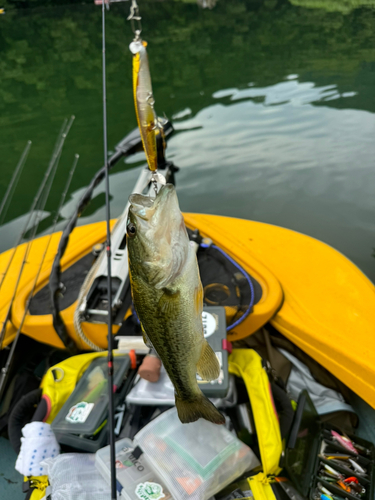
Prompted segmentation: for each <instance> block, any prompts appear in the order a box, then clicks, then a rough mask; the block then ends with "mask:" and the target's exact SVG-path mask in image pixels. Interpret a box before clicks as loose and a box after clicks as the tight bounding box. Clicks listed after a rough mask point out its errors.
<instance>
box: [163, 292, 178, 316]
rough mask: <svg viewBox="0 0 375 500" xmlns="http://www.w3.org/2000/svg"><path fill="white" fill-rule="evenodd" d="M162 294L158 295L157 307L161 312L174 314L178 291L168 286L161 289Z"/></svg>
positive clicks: (176, 306)
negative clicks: (171, 289) (169, 288)
mask: <svg viewBox="0 0 375 500" xmlns="http://www.w3.org/2000/svg"><path fill="white" fill-rule="evenodd" d="M163 292H164V293H163V295H162V296H161V297H160V300H159V304H158V309H159V310H160V312H161V313H162V314H165V315H168V316H169V315H174V314H177V312H178V307H179V299H180V291H179V290H177V291H170V290H168V288H164V289H163Z"/></svg>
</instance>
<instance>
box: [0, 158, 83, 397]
mask: <svg viewBox="0 0 375 500" xmlns="http://www.w3.org/2000/svg"><path fill="white" fill-rule="evenodd" d="M60 155H61V151H60V154H59V157H58V159H59V158H60ZM78 159H79V155H78V154H76V155H75V157H74V161H73V165H72V168H71V169H70V172H69V175H68V179H67V181H66V185H65V189H64V191H63V193H62V195H61V198H60V203H59V206H58V208H57V211H56V215H55V218H54V220H53V225H52V230H51V233H50V235H49V238H48V240H47V245H46V247H45V249H44V252H43V255H42V259H41V261H40V264H39V268H38V270H37V273H36V275H35V278H34V283H33V286H32V287H31V290H30V293H29V295H28V297H27V300H26V305H25V311H24V314H23V316H22V319H21V323H20V325H19V327H18V329H17V332H16V335H15V338H14V340H13V342H12V346H11V349H10V352H9V354H8V358H7V362H6V364H5V366H4V367H3V368H2V370H1V377H0V400H1V397H2V394H3V390H4V386H5V382H6V379H7V376H8V371H9V368H10V366H11V363H12V360H13V356H14V352H15V350H16V346H17V342H18V339H19V337H20V334H21V330H22V328H23V325H24V322H25V318H26V315H27V313H28V311H29V307H30V303H31V300H32V298H33V295H34V292H35V288H36V285H37V282H38V279H39V275H40V272H41V270H42V267H43V264H44V261H45V258H46V255H47V252H48V248H49V246H50V243H51V240H52V237H53V235H54V233H55V230H56V225H57V222H58V220H59V217H60V213H61V209H62V207H63V205H64V202H65V198H66V195H67V193H68V191H69V187H70V183H71V181H72V178H73V175H74V172H75V169H76V167H77V163H78ZM57 165H58V161H56V168H55V170H54V172H53V176H54V174H55V173H56V169H57ZM52 180H53V178H52ZM51 186H52V181H51V182H50V185H49V186H48V187H49V189H50V188H51ZM47 198H48V197H46V196H45V199H44V200H43V202H44V203H45V201H46V200H47ZM39 222H40V220H39V221H38V224H39Z"/></svg>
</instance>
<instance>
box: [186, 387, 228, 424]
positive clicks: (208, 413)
mask: <svg viewBox="0 0 375 500" xmlns="http://www.w3.org/2000/svg"><path fill="white" fill-rule="evenodd" d="M176 408H177V413H178V417H179V419H180V420H181V422H182V423H183V424H188V423H189V422H195V421H196V420H198V418H205V419H206V420H208V421H209V422H213V423H214V424H224V423H225V418H224V416H223V415H222V414H221V413H220V412H219V410H218V409H217V408H216V406H215V405H214V404H212V403H211V401H210V400H209V399H207V398H206V396H204V395H203V394H202V393H201V394H197V396H195V397H194V398H192V399H182V398H179V397H178V395H177V394H176Z"/></svg>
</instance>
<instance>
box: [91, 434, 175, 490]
mask: <svg viewBox="0 0 375 500" xmlns="http://www.w3.org/2000/svg"><path fill="white" fill-rule="evenodd" d="M138 450H139V449H134V446H133V443H132V441H131V440H130V439H128V438H125V439H121V440H120V441H117V442H116V444H115V454H116V483H117V491H118V493H120V494H121V498H124V499H126V500H139V499H140V498H141V499H142V498H145V499H155V498H156V499H158V498H160V499H161V498H162V499H163V500H171V499H172V496H171V494H170V493H169V491H168V489H167V488H166V486H165V484H164V482H163V481H162V480H161V479H160V477H159V476H158V475H157V474H155V472H154V471H153V470H152V469H151V467H150V466H149V464H148V462H147V459H146V456H145V455H144V454H139V453H138ZM110 462H111V459H110V449H109V446H106V447H105V448H102V449H101V450H98V451H97V452H96V454H95V466H96V468H97V470H98V471H99V472H100V474H101V475H102V476H103V478H104V479H105V481H106V482H107V483H108V484H110V482H111V463H110Z"/></svg>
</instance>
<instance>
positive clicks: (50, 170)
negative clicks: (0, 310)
mask: <svg viewBox="0 0 375 500" xmlns="http://www.w3.org/2000/svg"><path fill="white" fill-rule="evenodd" d="M73 121H74V116H72V117H71V118H70V120H69V122H68V124H67V125H66V123H67V122H66V120H64V126H65V127H64V130H63V131H62V133H60V137H59V139H60V140H58V141H57V143H56V145H55V149H54V152H53V154H52V157H51V160H50V163H49V165H48V167H47V170H46V172H45V174H44V177H43V180H42V183H41V184H40V186H39V189H38V192H37V193H36V195H35V198H34V200H33V202H32V205H31V209H30V210H31V212H30V215H29V217H28V220H27V222H26V224H25V227H24V228H23V230H22V232H21V234H20V237H19V241H18V243H17V246H15V247H14V249H13V253H12V255H11V258H10V260H9V262H8V265H7V269H6V271H5V273H4V275H3V279H2V281H1V283H0V289H1V285H2V284H3V283H4V279H5V276H6V274H7V272H8V270H9V268H10V265H11V263H12V261H13V258H14V256H15V253H16V250H17V248H18V245H19V244H20V242H21V241H22V238H23V237H24V236H25V234H26V233H27V231H28V227H29V224H30V221H31V220H32V219H33V217H34V212H35V214H36V216H35V221H34V223H33V225H32V228H33V229H32V234H31V235H30V238H29V241H28V242H27V245H26V249H25V253H24V256H23V260H22V263H21V267H20V270H19V273H18V277H17V280H16V285H15V287H14V291H13V295H12V298H11V300H10V302H9V307H8V311H7V313H6V315H5V318H4V321H3V326H2V329H1V332H0V349H1V347H2V344H3V340H4V337H5V332H6V327H7V323H8V321H9V319H10V316H11V312H12V307H13V301H14V299H15V296H16V293H17V289H18V285H19V283H20V281H21V276H22V271H23V269H24V266H25V263H26V261H27V257H28V254H29V251H30V248H31V244H32V241H33V239H34V237H35V235H36V232H37V230H38V226H39V222H40V220H41V218H42V214H43V210H44V206H45V203H46V202H47V198H48V195H49V191H50V190H51V186H52V182H50V183H49V185H48V186H47V188H46V189H45V187H46V185H47V182H48V180H49V178H50V176H51V174H52V180H53V178H54V176H55V173H56V169H57V166H58V160H59V158H60V155H61V151H62V148H63V145H64V142H65V139H66V136H67V134H68V132H69V130H70V128H71V126H72V123H73ZM43 191H46V192H45V194H44V197H43V198H41V196H42V193H43ZM39 200H41V203H40V205H39V206H38V210H37V205H38V202H39ZM38 211H39V214H38Z"/></svg>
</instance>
